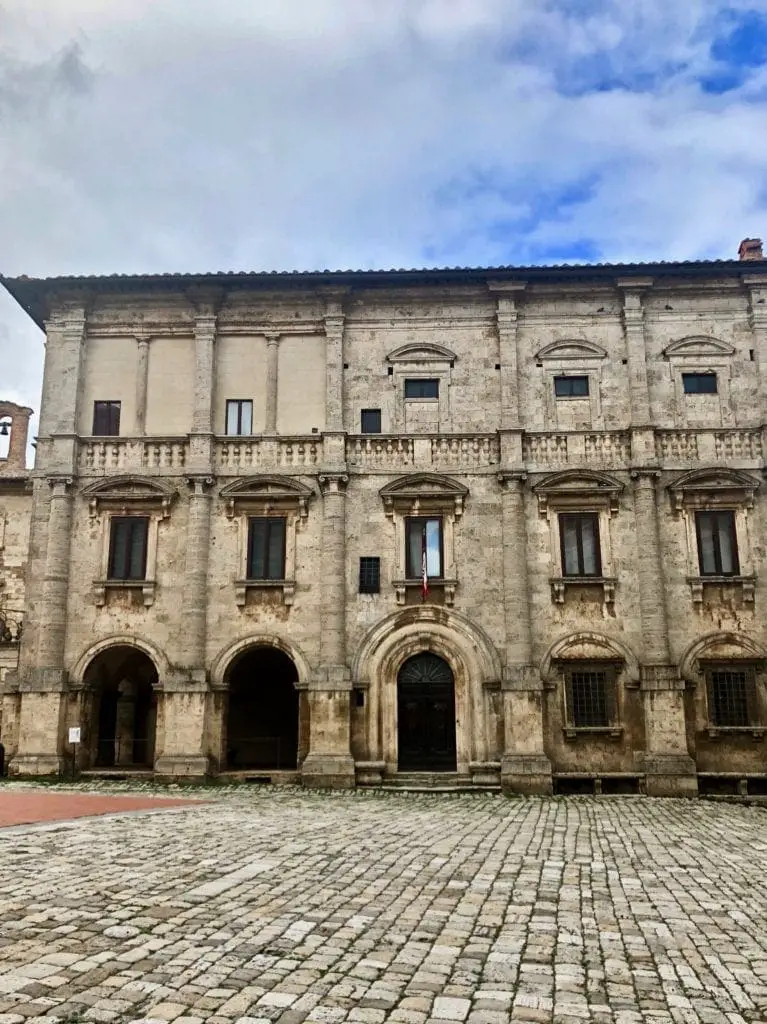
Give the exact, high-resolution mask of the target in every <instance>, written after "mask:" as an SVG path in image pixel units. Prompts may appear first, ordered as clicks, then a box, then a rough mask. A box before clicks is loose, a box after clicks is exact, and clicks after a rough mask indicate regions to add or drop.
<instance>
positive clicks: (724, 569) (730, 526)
mask: <svg viewBox="0 0 767 1024" xmlns="http://www.w3.org/2000/svg"><path fill="white" fill-rule="evenodd" d="M695 528H696V532H697V535H698V561H699V564H700V574H701V576H737V575H738V573H739V571H740V566H739V562H738V541H737V535H736V532H735V513H734V512H733V511H732V510H730V509H726V510H721V511H716V512H696V513H695Z"/></svg>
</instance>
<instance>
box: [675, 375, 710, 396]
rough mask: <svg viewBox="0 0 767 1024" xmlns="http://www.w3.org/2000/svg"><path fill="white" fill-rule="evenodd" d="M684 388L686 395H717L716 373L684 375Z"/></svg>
mask: <svg viewBox="0 0 767 1024" xmlns="http://www.w3.org/2000/svg"><path fill="white" fill-rule="evenodd" d="M682 387H683V388H684V393H685V394H686V395H715V394H716V390H717V388H716V374H715V373H683V374H682Z"/></svg>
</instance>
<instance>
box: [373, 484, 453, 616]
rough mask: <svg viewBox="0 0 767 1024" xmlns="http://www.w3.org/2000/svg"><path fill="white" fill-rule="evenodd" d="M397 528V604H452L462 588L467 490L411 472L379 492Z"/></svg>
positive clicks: (395, 529)
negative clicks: (458, 558)
mask: <svg viewBox="0 0 767 1024" xmlns="http://www.w3.org/2000/svg"><path fill="white" fill-rule="evenodd" d="M379 493H380V495H381V499H382V500H383V503H384V509H385V511H386V514H387V516H389V518H390V519H391V521H392V524H393V526H394V559H393V564H394V574H393V575H394V590H395V594H396V598H397V604H408V603H410V602H413V603H415V602H418V601H429V602H433V603H442V604H446V605H452V604H453V603H454V601H455V591H456V587H457V586H458V574H457V570H456V564H455V528H456V523H457V522H458V521H459V520H460V518H461V516H462V515H463V509H464V504H465V501H466V497H467V495H468V493H469V492H468V488H466V487H464V485H463V484H460V483H458V482H457V481H456V480H453V479H451V478H450V477H444V476H439V475H437V474H434V473H413V474H410V475H409V476H404V477H400V478H399V479H398V480H395V481H394V482H393V483H390V484H387V485H386V486H385V487H382V488H381V490H380V492H379Z"/></svg>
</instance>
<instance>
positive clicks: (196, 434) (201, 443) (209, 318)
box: [189, 289, 223, 472]
mask: <svg viewBox="0 0 767 1024" xmlns="http://www.w3.org/2000/svg"><path fill="white" fill-rule="evenodd" d="M189 298H190V300H191V301H192V302H193V303H194V304H195V317H194V348H195V369H194V406H193V409H192V431H191V437H190V450H189V464H190V465H191V466H192V467H193V468H195V469H198V470H200V471H201V472H203V471H204V470H205V469H206V468H207V469H208V470H209V471H210V468H211V466H212V460H213V380H214V373H215V359H216V331H217V326H218V308H219V305H220V303H221V300H222V298H223V296H222V293H221V292H220V291H217V290H215V289H212V290H207V289H206V290H200V291H193V292H191V293H190V294H189Z"/></svg>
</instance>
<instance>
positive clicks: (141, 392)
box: [136, 337, 149, 437]
mask: <svg viewBox="0 0 767 1024" xmlns="http://www.w3.org/2000/svg"><path fill="white" fill-rule="evenodd" d="M148 383H149V338H144V337H142V338H137V339H136V433H137V434H138V435H139V437H143V436H144V434H145V433H146V396H147V385H148Z"/></svg>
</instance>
